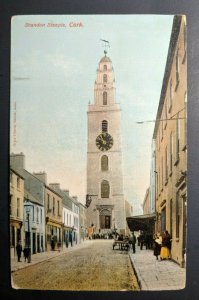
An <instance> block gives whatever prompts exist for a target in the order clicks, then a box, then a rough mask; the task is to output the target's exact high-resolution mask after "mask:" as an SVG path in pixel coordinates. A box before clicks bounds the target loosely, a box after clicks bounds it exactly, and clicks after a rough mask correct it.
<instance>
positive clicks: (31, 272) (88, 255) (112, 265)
mask: <svg viewBox="0 0 199 300" xmlns="http://www.w3.org/2000/svg"><path fill="white" fill-rule="evenodd" d="M112 243H113V241H112V240H92V241H88V242H87V246H86V247H83V248H80V249H74V250H73V251H71V252H68V253H67V252H65V253H64V254H62V255H59V256H57V257H55V258H52V259H50V260H47V261H44V262H41V263H39V264H37V265H32V266H30V267H27V268H25V269H21V270H18V271H16V272H13V273H12V279H13V287H14V288H20V289H38V290H77V291H80V290H82V291H83V290H93V291H103V290H104V291H120V290H128V291H129V290H139V286H138V283H137V279H136V277H135V275H134V272H133V269H132V266H131V262H130V259H129V256H128V254H127V252H126V251H120V250H112Z"/></svg>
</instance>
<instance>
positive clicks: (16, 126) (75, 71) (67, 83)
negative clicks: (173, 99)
mask: <svg viewBox="0 0 199 300" xmlns="http://www.w3.org/2000/svg"><path fill="white" fill-rule="evenodd" d="M172 22H173V16H166V15H164V16H163V15H49V16H48V15H45V16H44V15H43V16H42V15H34V16H31V15H29V16H14V17H13V18H12V20H11V99H10V102H11V103H10V104H11V111H10V122H11V124H10V125H11V126H10V150H11V152H13V153H20V152H23V153H24V154H25V158H26V165H25V167H26V169H27V170H28V171H29V172H42V171H45V172H46V173H47V182H48V183H52V182H58V183H60V185H61V188H63V189H69V191H70V195H71V196H75V195H76V196H78V199H79V201H81V202H82V203H85V197H86V196H85V195H86V163H87V110H88V104H89V103H94V81H95V79H96V70H97V67H98V63H99V61H100V59H101V58H102V57H103V56H104V46H103V42H102V41H101V40H100V39H105V40H108V41H109V44H110V48H108V49H107V51H108V54H107V56H108V57H110V59H111V61H112V64H113V68H114V75H115V81H116V82H115V86H116V102H117V103H120V106H121V109H122V157H123V178H124V180H123V181H124V195H125V199H128V200H129V201H130V202H131V203H132V204H133V214H134V215H136V214H140V213H141V204H142V202H143V200H144V196H145V192H146V189H147V188H148V186H149V185H150V164H151V143H152V135H153V130H154V123H153V122H150V123H143V124H137V123H136V122H138V121H147V120H154V119H155V118H156V113H157V109H158V104H159V99H160V92H161V87H162V81H163V76H164V70H165V65H166V59H167V53H168V47H169V40H170V35H171V28H172ZM32 24H39V26H37V27H35V26H32ZM48 24H50V25H49V26H48ZM55 24H58V25H59V26H58V25H57V26H55ZM63 24H64V25H63ZM75 25H79V26H75Z"/></svg>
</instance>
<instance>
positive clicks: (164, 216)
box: [161, 207, 166, 231]
mask: <svg viewBox="0 0 199 300" xmlns="http://www.w3.org/2000/svg"><path fill="white" fill-rule="evenodd" d="M165 230H166V207H165V208H163V209H162V212H161V231H165Z"/></svg>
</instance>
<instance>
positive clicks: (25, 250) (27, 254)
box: [23, 247, 30, 262]
mask: <svg viewBox="0 0 199 300" xmlns="http://www.w3.org/2000/svg"><path fill="white" fill-rule="evenodd" d="M23 255H24V261H25V262H26V259H27V260H28V256H29V255H30V248H28V247H24V249H23Z"/></svg>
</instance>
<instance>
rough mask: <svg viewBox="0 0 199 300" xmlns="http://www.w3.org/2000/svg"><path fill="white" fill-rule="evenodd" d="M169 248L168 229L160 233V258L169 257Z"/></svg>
mask: <svg viewBox="0 0 199 300" xmlns="http://www.w3.org/2000/svg"><path fill="white" fill-rule="evenodd" d="M170 248H171V236H170V234H169V233H168V231H167V230H166V231H164V232H163V235H162V247H161V251H160V259H161V260H164V259H169V258H170Z"/></svg>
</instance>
